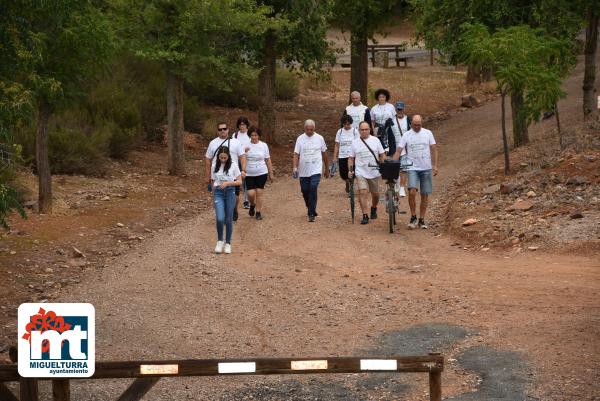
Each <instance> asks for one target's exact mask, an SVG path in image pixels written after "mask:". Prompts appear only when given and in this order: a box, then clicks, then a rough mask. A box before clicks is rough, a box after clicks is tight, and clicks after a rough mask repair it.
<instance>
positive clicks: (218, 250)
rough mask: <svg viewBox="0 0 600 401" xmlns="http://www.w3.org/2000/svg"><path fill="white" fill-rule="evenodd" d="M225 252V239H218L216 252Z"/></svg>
mask: <svg viewBox="0 0 600 401" xmlns="http://www.w3.org/2000/svg"><path fill="white" fill-rule="evenodd" d="M222 252H223V241H217V246H215V253H222Z"/></svg>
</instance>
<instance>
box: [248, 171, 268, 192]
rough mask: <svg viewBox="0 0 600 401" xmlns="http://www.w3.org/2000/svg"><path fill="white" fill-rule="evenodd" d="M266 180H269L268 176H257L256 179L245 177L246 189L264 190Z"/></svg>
mask: <svg viewBox="0 0 600 401" xmlns="http://www.w3.org/2000/svg"><path fill="white" fill-rule="evenodd" d="M267 178H269V174H263V175H257V176H256V177H250V176H246V189H247V190H252V189H264V187H265V184H266V183H267Z"/></svg>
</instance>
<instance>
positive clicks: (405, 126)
mask: <svg viewBox="0 0 600 401" xmlns="http://www.w3.org/2000/svg"><path fill="white" fill-rule="evenodd" d="M398 122H399V123H400V130H401V131H402V132H403V133H404V132H407V131H408V118H407V117H406V114H405V115H404V117H402V118H400V117H398Z"/></svg>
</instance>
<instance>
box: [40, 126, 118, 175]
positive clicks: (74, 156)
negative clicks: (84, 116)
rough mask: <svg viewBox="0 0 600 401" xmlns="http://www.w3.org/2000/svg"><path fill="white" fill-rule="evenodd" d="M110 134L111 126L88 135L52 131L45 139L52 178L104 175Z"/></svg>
mask: <svg viewBox="0 0 600 401" xmlns="http://www.w3.org/2000/svg"><path fill="white" fill-rule="evenodd" d="M113 127H114V126H113ZM110 131H111V124H106V125H105V126H103V127H101V128H100V129H99V130H94V131H92V132H91V133H90V134H85V133H83V132H82V131H81V130H79V129H73V128H68V127H56V128H55V129H52V130H51V131H50V133H49V136H48V141H49V149H48V156H49V158H50V167H51V170H52V174H84V175H93V176H102V175H104V173H105V172H106V169H105V161H106V155H107V154H108V150H109V144H110V137H111V132H110Z"/></svg>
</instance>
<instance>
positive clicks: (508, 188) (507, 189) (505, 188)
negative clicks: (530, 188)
mask: <svg viewBox="0 0 600 401" xmlns="http://www.w3.org/2000/svg"><path fill="white" fill-rule="evenodd" d="M515 188H516V185H515V184H512V183H510V182H506V183H502V184H500V193H502V194H504V195H506V194H509V193H511V192H512V191H514V190H515Z"/></svg>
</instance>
